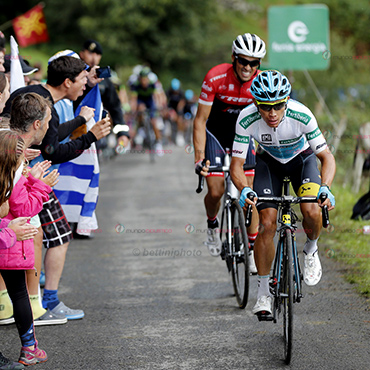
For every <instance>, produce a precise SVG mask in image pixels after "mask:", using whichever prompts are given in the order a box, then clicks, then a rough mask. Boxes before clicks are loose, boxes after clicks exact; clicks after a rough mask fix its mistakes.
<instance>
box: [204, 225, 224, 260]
mask: <svg viewBox="0 0 370 370" xmlns="http://www.w3.org/2000/svg"><path fill="white" fill-rule="evenodd" d="M207 237H208V240H207V241H206V242H204V244H205V245H206V246H207V247H208V251H209V253H210V254H211V256H213V257H218V256H219V255H220V254H221V247H222V242H221V239H220V229H219V228H215V229H211V228H208V230H207Z"/></svg>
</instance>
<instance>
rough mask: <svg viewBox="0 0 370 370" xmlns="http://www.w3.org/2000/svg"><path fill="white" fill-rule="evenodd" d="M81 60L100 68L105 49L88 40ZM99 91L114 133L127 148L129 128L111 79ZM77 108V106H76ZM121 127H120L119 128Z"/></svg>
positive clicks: (103, 82)
mask: <svg viewBox="0 0 370 370" xmlns="http://www.w3.org/2000/svg"><path fill="white" fill-rule="evenodd" d="M79 55H80V58H81V59H82V60H83V61H84V62H85V63H86V64H87V65H89V66H90V68H92V67H94V66H99V64H100V61H101V58H102V56H103V48H102V47H101V45H100V44H99V42H97V41H95V40H91V39H90V40H86V41H85V42H84V44H83V45H82V50H81V51H80V53H79ZM99 89H100V93H101V98H102V102H103V106H104V108H105V109H106V110H107V111H108V112H109V114H110V116H111V118H112V123H113V126H117V127H118V128H115V130H114V132H116V133H117V141H118V144H119V145H121V146H123V147H126V146H127V145H128V143H129V138H130V135H129V132H128V126H127V125H126V124H125V121H124V117H123V111H122V108H121V101H120V99H119V96H118V94H117V91H116V89H115V87H114V84H113V82H112V81H111V79H110V78H105V79H104V80H103V81H101V82H100V83H99ZM75 108H76V105H75ZM118 125H120V126H118Z"/></svg>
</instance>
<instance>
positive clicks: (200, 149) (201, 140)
mask: <svg viewBox="0 0 370 370" xmlns="http://www.w3.org/2000/svg"><path fill="white" fill-rule="evenodd" d="M211 109H212V105H205V104H201V103H199V105H198V110H197V114H196V116H195V118H194V128H193V144H194V159H195V163H196V162H198V161H200V160H202V159H204V158H205V149H206V123H207V119H208V117H209V114H210V113H211Z"/></svg>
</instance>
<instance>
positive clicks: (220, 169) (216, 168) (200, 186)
mask: <svg viewBox="0 0 370 370" xmlns="http://www.w3.org/2000/svg"><path fill="white" fill-rule="evenodd" d="M254 167H255V166H254V165H250V164H244V165H243V170H244V171H247V170H252V169H254ZM208 172H223V173H228V172H230V167H229V166H209V167H208ZM198 176H199V178H198V187H197V189H196V190H195V191H196V192H197V193H198V194H199V193H201V192H202V190H203V188H204V176H203V175H201V174H199V175H198Z"/></svg>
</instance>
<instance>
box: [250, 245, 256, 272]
mask: <svg viewBox="0 0 370 370" xmlns="http://www.w3.org/2000/svg"><path fill="white" fill-rule="evenodd" d="M249 273H250V274H257V266H256V261H255V260H254V251H253V249H252V250H251V251H249Z"/></svg>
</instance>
